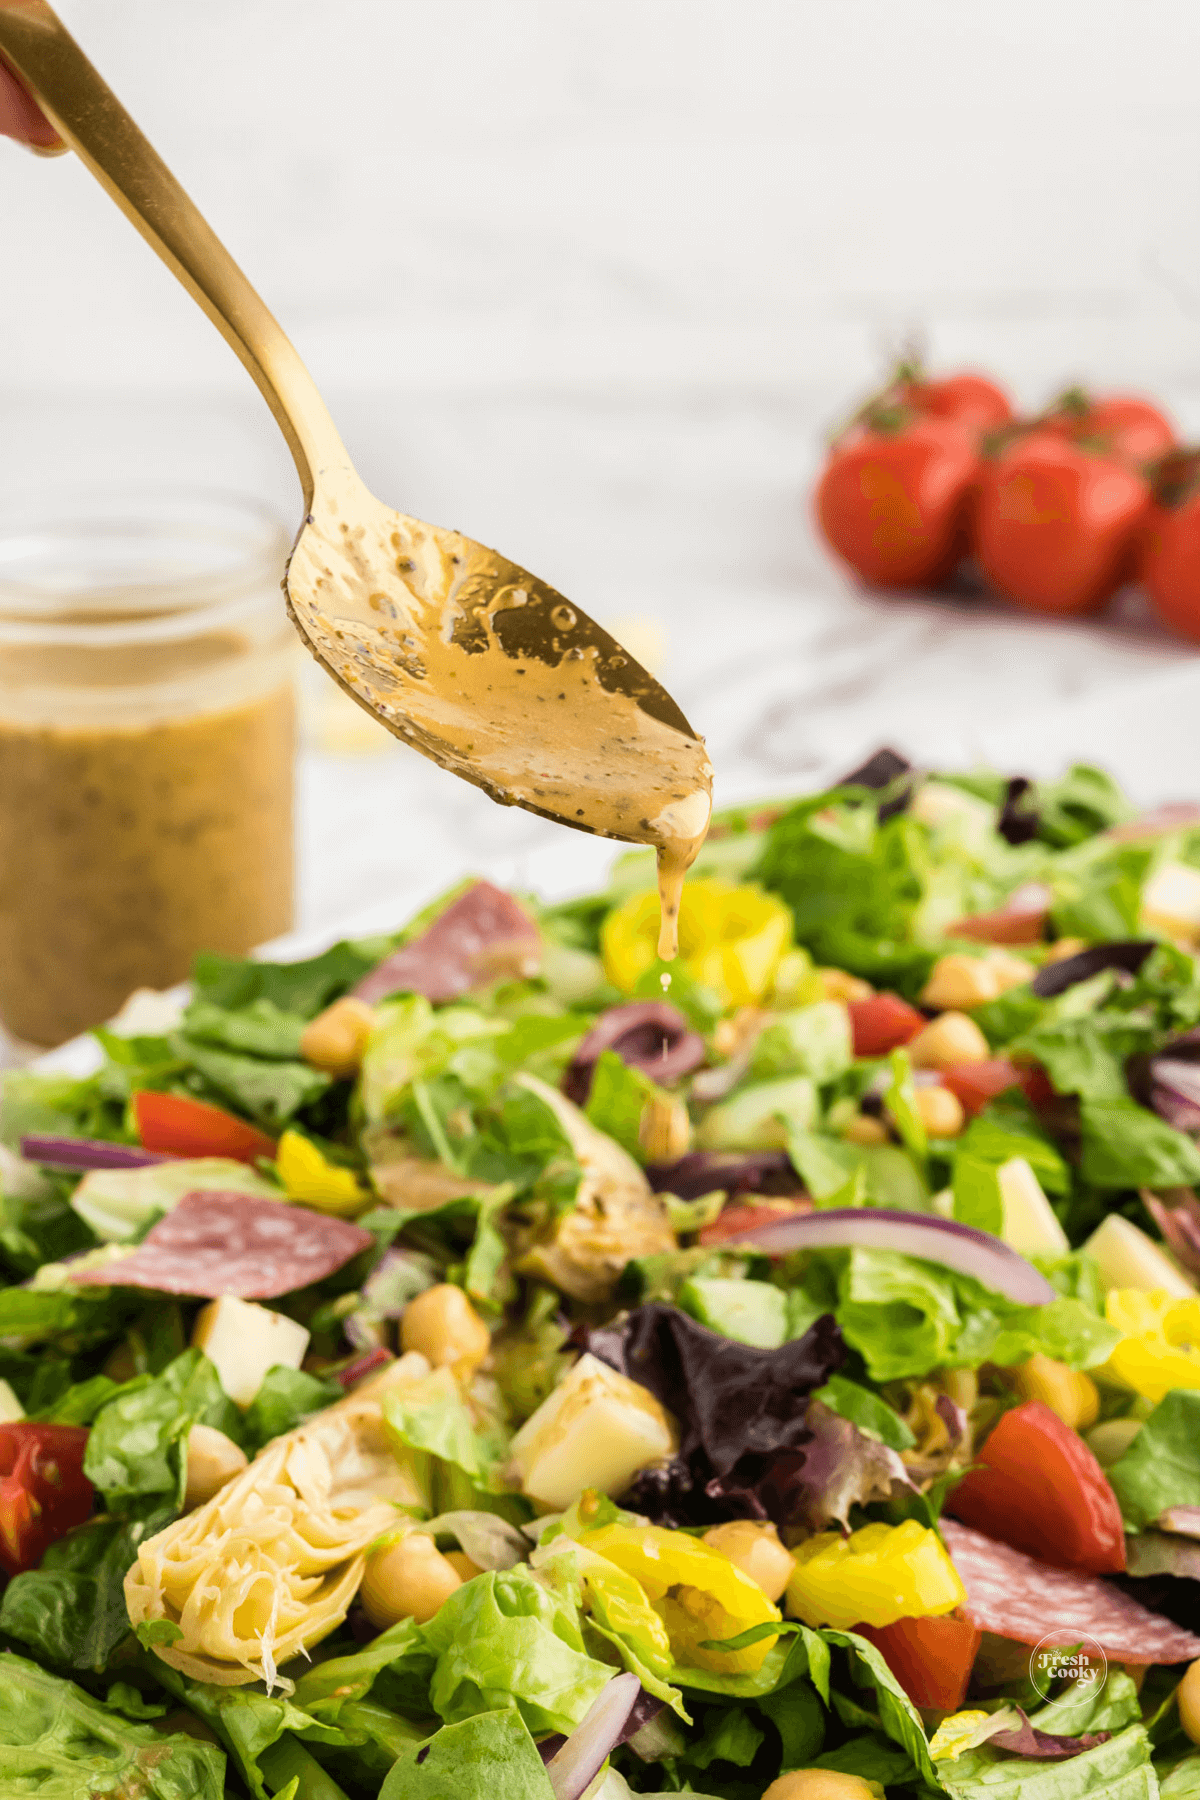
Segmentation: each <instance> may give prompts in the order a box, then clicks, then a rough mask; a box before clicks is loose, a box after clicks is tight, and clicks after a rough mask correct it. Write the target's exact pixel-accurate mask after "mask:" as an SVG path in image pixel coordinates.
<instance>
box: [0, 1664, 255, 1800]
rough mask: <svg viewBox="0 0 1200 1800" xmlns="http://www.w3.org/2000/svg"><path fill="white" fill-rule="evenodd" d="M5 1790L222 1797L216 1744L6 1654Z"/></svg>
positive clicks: (64, 1799)
mask: <svg viewBox="0 0 1200 1800" xmlns="http://www.w3.org/2000/svg"><path fill="white" fill-rule="evenodd" d="M0 1791H2V1792H3V1793H4V1794H5V1795H7V1796H11V1797H12V1800H18V1797H19V1796H22V1795H28V1796H29V1797H30V1800H35V1797H36V1800H81V1796H83V1795H85V1794H95V1795H101V1794H111V1795H113V1796H117V1795H129V1796H133V1795H137V1796H139V1800H222V1797H223V1795H224V1792H225V1758H224V1756H223V1755H222V1753H221V1752H220V1750H218V1749H217V1748H216V1747H215V1746H214V1745H212V1744H201V1743H197V1742H196V1740H195V1739H194V1738H191V1737H186V1736H175V1735H171V1736H167V1735H165V1734H164V1733H162V1732H160V1731H155V1730H154V1729H153V1728H152V1727H151V1726H149V1725H142V1724H138V1723H136V1722H135V1721H133V1720H131V1719H126V1718H122V1717H121V1715H120V1714H119V1713H116V1712H114V1711H112V1710H110V1709H109V1708H107V1707H105V1706H104V1705H102V1704H101V1702H100V1701H98V1700H93V1699H92V1697H91V1695H90V1694H85V1693H84V1691H83V1689H82V1688H78V1687H76V1686H75V1684H74V1683H73V1682H70V1681H63V1680H60V1679H59V1678H58V1677H57V1676H54V1675H49V1674H47V1673H46V1671H45V1670H44V1669H39V1668H38V1666H37V1665H36V1663H31V1662H28V1661H26V1659H25V1658H24V1657H23V1656H13V1655H9V1656H6V1657H5V1659H4V1680H3V1681H2V1682H0Z"/></svg>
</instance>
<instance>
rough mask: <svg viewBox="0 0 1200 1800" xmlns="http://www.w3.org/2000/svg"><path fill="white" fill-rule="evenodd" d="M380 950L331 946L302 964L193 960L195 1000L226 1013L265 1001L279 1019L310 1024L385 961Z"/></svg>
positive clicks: (224, 958) (237, 959)
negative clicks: (284, 1016)
mask: <svg viewBox="0 0 1200 1800" xmlns="http://www.w3.org/2000/svg"><path fill="white" fill-rule="evenodd" d="M391 942H392V940H390V939H389V940H387V941H386V942H385V943H384V944H383V946H382V947H381V946H378V945H373V946H367V945H362V944H351V943H340V944H333V945H331V946H330V948H329V949H328V950H324V951H322V953H321V955H320V956H313V957H310V958H309V959H308V960H307V961H306V962H295V963H268V962H258V961H255V960H249V959H246V958H243V957H233V956H217V955H214V954H205V955H202V956H198V957H197V958H196V960H195V962H194V964H193V965H192V986H193V988H194V989H195V991H196V995H197V998H198V999H199V1000H202V1001H205V1002H207V1003H208V1004H210V1005H212V1006H216V1007H221V1008H223V1009H224V1010H226V1011H230V1012H233V1011H237V1010H238V1009H240V1008H244V1007H250V1006H253V1005H254V1003H255V1002H256V1001H263V1000H265V1001H267V1002H269V1003H270V1005H271V1006H272V1007H274V1008H277V1009H278V1010H279V1011H280V1012H284V1013H298V1014H299V1015H300V1017H301V1018H304V1019H312V1018H315V1017H316V1015H317V1013H319V1012H321V1011H322V1010H323V1009H324V1008H325V1007H326V1006H328V1005H329V1002H330V1001H331V1000H334V999H336V998H337V996H338V995H339V994H343V993H345V991H346V989H347V988H348V987H353V985H354V983H355V982H356V981H358V980H360V979H361V977H362V976H364V975H365V974H366V973H367V971H368V969H373V968H374V967H375V965H376V963H378V962H379V961H380V960H381V959H382V958H383V956H385V955H386V953H387V950H388V948H390V946H391Z"/></svg>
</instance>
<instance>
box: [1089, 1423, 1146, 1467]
mask: <svg viewBox="0 0 1200 1800" xmlns="http://www.w3.org/2000/svg"><path fill="white" fill-rule="evenodd" d="M1141 1429H1142V1421H1141V1420H1140V1419H1105V1421H1104V1423H1103V1425H1093V1426H1092V1429H1091V1430H1090V1431H1089V1432H1088V1434H1087V1443H1088V1449H1089V1450H1090V1451H1091V1453H1092V1455H1093V1456H1094V1457H1095V1459H1096V1461H1097V1462H1098V1463H1099V1464H1100V1467H1101V1468H1102V1469H1108V1468H1111V1467H1112V1465H1113V1463H1115V1462H1119V1461H1120V1460H1121V1458H1122V1457H1123V1456H1124V1454H1125V1452H1126V1451H1127V1450H1128V1448H1129V1446H1130V1444H1132V1442H1133V1440H1134V1438H1135V1437H1136V1436H1137V1434H1138V1432H1139V1431H1140V1430H1141Z"/></svg>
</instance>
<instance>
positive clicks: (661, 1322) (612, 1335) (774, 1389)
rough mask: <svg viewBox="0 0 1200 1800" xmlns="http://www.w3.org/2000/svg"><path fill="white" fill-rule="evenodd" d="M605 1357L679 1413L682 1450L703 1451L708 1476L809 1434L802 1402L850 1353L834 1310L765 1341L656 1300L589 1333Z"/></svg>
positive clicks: (592, 1347)
mask: <svg viewBox="0 0 1200 1800" xmlns="http://www.w3.org/2000/svg"><path fill="white" fill-rule="evenodd" d="M587 1348H588V1349H589V1350H591V1351H592V1353H593V1355H595V1356H598V1357H599V1358H600V1359H601V1361H602V1362H607V1363H609V1364H610V1365H611V1366H612V1367H613V1368H616V1369H619V1370H620V1371H621V1372H622V1374H625V1375H628V1376H629V1377H630V1378H631V1379H632V1380H634V1381H637V1382H640V1383H641V1385H642V1386H643V1387H646V1388H649V1389H650V1392H651V1393H652V1394H654V1395H655V1396H656V1398H657V1399H658V1400H660V1401H661V1402H662V1404H663V1405H664V1406H665V1407H666V1408H667V1409H668V1410H669V1411H670V1412H672V1413H673V1414H674V1416H675V1418H676V1419H677V1420H678V1421H679V1427H680V1445H679V1450H680V1454H681V1456H683V1457H684V1458H685V1459H686V1460H689V1461H690V1458H691V1455H692V1453H693V1451H696V1450H702V1451H703V1452H704V1455H705V1458H706V1459H707V1462H708V1465H709V1468H710V1470H711V1472H712V1474H714V1475H728V1474H729V1473H730V1471H731V1470H732V1469H733V1467H734V1466H735V1464H736V1463H738V1462H739V1461H740V1459H741V1458H742V1457H743V1456H747V1455H773V1456H777V1455H779V1453H780V1452H781V1451H784V1450H789V1449H792V1448H794V1447H796V1446H798V1445H800V1444H802V1443H805V1442H806V1441H807V1437H808V1428H807V1426H806V1425H805V1423H804V1416H805V1408H804V1407H803V1406H802V1405H800V1404H798V1402H799V1401H800V1400H802V1399H807V1397H808V1395H809V1394H811V1393H812V1391H813V1389H814V1388H819V1387H823V1386H824V1384H825V1383H826V1382H827V1381H828V1379H829V1377H830V1376H831V1375H832V1374H835V1373H836V1372H837V1370H839V1369H840V1368H841V1367H842V1364H843V1363H844V1362H845V1360H846V1347H845V1345H844V1344H843V1342H842V1334H841V1332H840V1331H839V1330H838V1327H837V1324H836V1322H835V1320H834V1318H833V1315H832V1313H825V1314H823V1315H822V1317H821V1318H819V1319H817V1320H815V1321H814V1323H813V1324H812V1325H810V1326H809V1328H808V1330H807V1331H806V1332H805V1333H804V1335H803V1337H798V1338H793V1339H792V1341H791V1342H790V1343H787V1344H782V1345H780V1347H779V1348H778V1349H777V1350H761V1349H758V1348H757V1347H756V1346H755V1345H753V1344H742V1343H739V1342H738V1341H737V1339H736V1338H727V1337H721V1336H720V1335H719V1333H717V1332H715V1331H709V1330H708V1328H707V1326H704V1325H700V1324H698V1323H697V1321H696V1320H695V1319H692V1318H690V1317H689V1316H688V1314H687V1313H684V1312H680V1311H679V1309H678V1307H674V1306H666V1305H663V1304H661V1303H660V1302H657V1301H655V1302H652V1303H651V1304H649V1305H647V1306H639V1307H637V1308H636V1310H635V1311H633V1312H631V1313H629V1314H628V1315H627V1316H626V1318H625V1319H624V1321H623V1322H621V1323H619V1324H618V1325H616V1326H609V1327H606V1328H603V1329H601V1330H599V1331H592V1332H589V1333H588V1336H587Z"/></svg>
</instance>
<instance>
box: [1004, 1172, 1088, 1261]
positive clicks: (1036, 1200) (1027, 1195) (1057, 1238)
mask: <svg viewBox="0 0 1200 1800" xmlns="http://www.w3.org/2000/svg"><path fill="white" fill-rule="evenodd" d="M996 1179H997V1181H998V1182H999V1184H1000V1198H1001V1200H1002V1202H1003V1204H1004V1225H1003V1227H1002V1229H1001V1232H1000V1236H1001V1237H1002V1238H1003V1239H1004V1242H1005V1243H1006V1244H1007V1245H1009V1247H1010V1248H1011V1249H1013V1250H1016V1251H1018V1252H1019V1253H1020V1255H1022V1256H1065V1255H1066V1254H1067V1252H1068V1250H1069V1249H1070V1248H1071V1245H1070V1243H1069V1241H1068V1239H1067V1234H1066V1232H1065V1231H1064V1230H1063V1228H1062V1226H1061V1225H1060V1224H1059V1222H1058V1219H1057V1217H1056V1215H1055V1212H1054V1208H1053V1207H1052V1206H1051V1204H1050V1202H1049V1200H1047V1198H1046V1196H1045V1194H1044V1193H1043V1192H1042V1184H1041V1182H1040V1181H1039V1180H1038V1178H1037V1176H1036V1175H1035V1174H1034V1172H1033V1169H1032V1167H1031V1165H1030V1164H1029V1163H1028V1162H1026V1160H1025V1158H1024V1157H1023V1156H1012V1157H1010V1158H1009V1160H1008V1161H1007V1162H1006V1163H1001V1165H1000V1167H999V1168H998V1169H997V1170H996Z"/></svg>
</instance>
